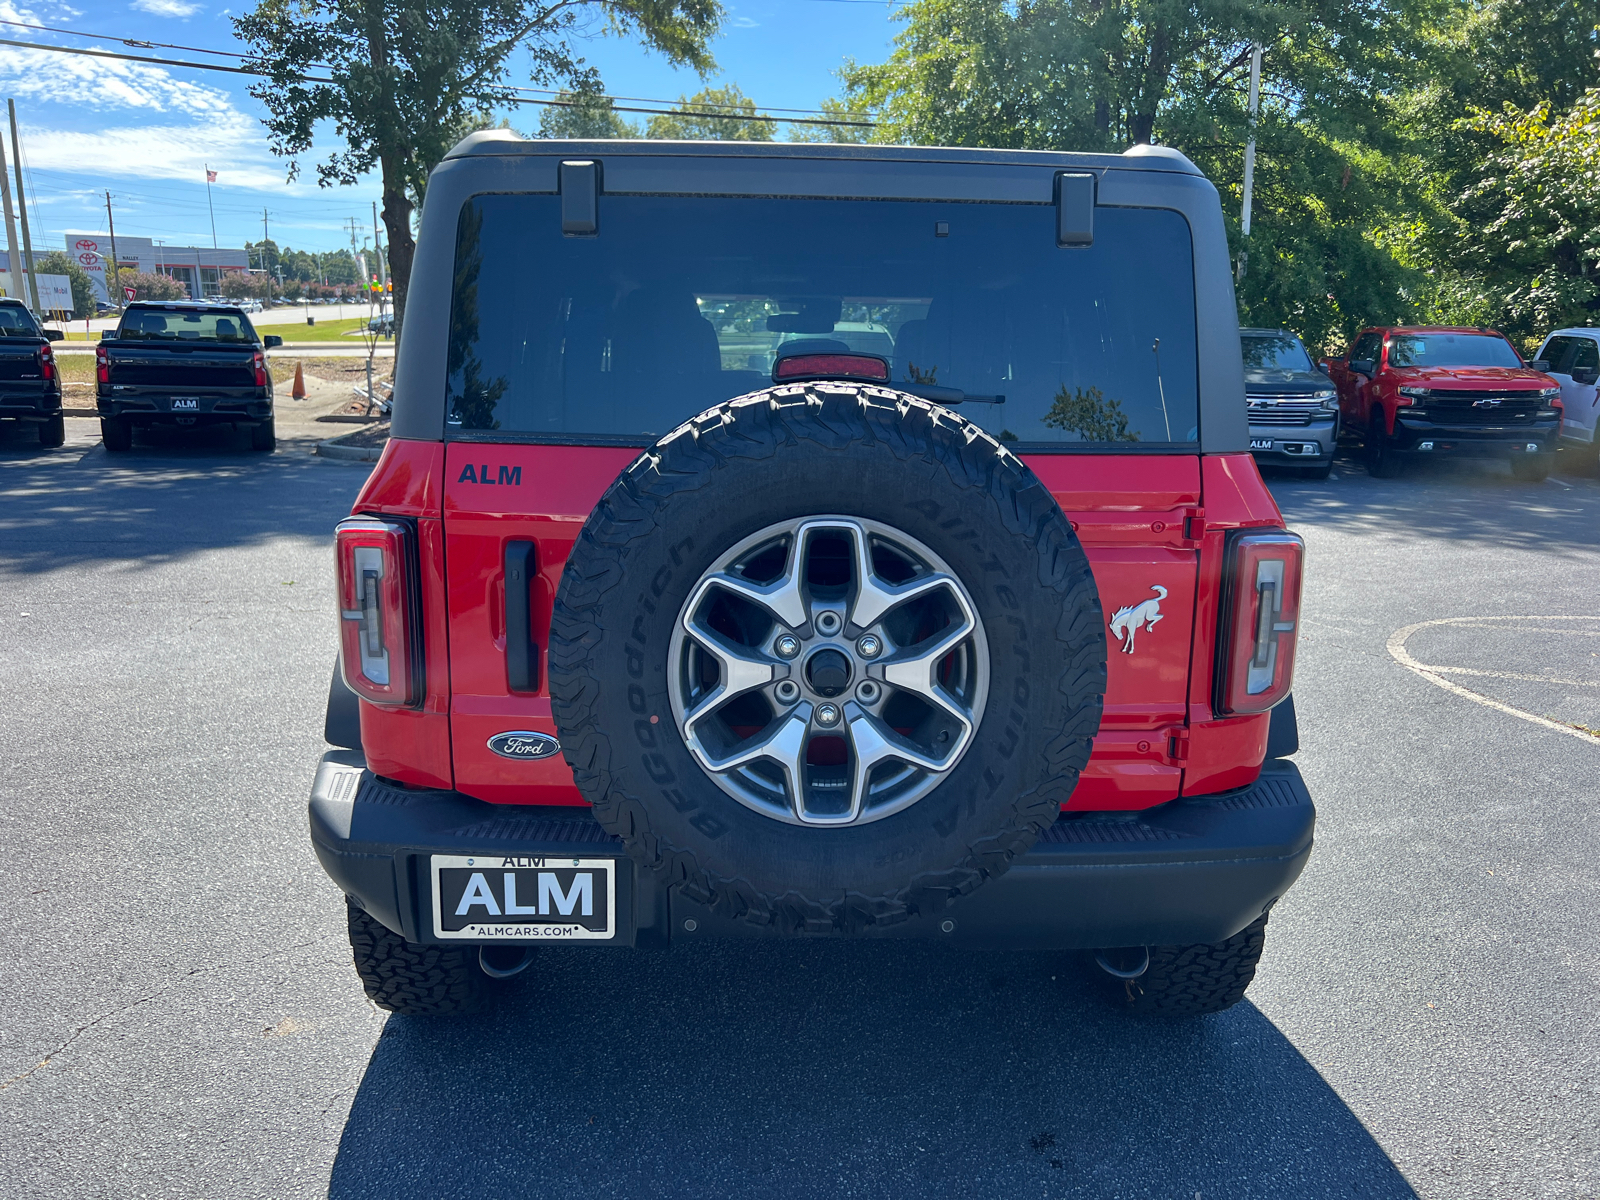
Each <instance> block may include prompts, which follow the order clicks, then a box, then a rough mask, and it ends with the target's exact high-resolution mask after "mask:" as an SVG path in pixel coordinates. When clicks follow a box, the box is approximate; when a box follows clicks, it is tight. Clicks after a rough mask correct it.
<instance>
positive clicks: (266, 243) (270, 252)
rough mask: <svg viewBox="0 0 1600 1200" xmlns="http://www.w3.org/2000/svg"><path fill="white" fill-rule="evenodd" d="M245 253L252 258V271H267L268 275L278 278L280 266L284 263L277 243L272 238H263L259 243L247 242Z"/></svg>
mask: <svg viewBox="0 0 1600 1200" xmlns="http://www.w3.org/2000/svg"><path fill="white" fill-rule="evenodd" d="M244 251H245V254H247V255H248V256H249V258H250V268H251V270H254V271H265V272H266V273H267V274H268V275H271V276H273V277H274V278H276V277H277V274H278V265H279V263H281V262H282V258H281V257H280V255H279V254H278V243H277V242H275V241H273V240H272V239H271V238H263V239H262V240H261V241H259V242H246V243H245V244H244Z"/></svg>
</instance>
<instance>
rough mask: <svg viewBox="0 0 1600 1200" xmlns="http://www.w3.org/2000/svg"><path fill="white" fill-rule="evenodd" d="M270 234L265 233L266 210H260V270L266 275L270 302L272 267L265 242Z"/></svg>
mask: <svg viewBox="0 0 1600 1200" xmlns="http://www.w3.org/2000/svg"><path fill="white" fill-rule="evenodd" d="M270 240H271V235H270V234H268V233H267V210H266V209H265V208H263V209H262V210H261V270H262V271H263V272H264V273H265V274H266V277H267V302H268V303H269V304H270V303H271V302H272V268H271V267H270V266H268V265H267V242H268V241H270Z"/></svg>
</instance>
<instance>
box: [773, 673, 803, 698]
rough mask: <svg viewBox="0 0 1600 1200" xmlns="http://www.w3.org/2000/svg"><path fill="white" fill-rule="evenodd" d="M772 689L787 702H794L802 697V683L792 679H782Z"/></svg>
mask: <svg viewBox="0 0 1600 1200" xmlns="http://www.w3.org/2000/svg"><path fill="white" fill-rule="evenodd" d="M772 691H773V694H774V695H776V696H777V697H778V699H779V700H781V701H783V702H784V703H785V704H793V703H794V702H795V701H796V700H798V699H800V685H799V684H798V683H796V682H795V681H794V680H792V679H780V680H779V681H778V686H777V687H775V688H773V689H772Z"/></svg>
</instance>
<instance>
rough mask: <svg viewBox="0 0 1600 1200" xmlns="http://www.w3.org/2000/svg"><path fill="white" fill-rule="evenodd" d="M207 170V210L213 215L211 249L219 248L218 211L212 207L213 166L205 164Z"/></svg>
mask: <svg viewBox="0 0 1600 1200" xmlns="http://www.w3.org/2000/svg"><path fill="white" fill-rule="evenodd" d="M205 169H206V209H207V211H209V212H210V213H211V248H212V249H213V250H215V249H216V248H217V210H216V209H215V208H213V207H212V206H211V164H210V163H206V164H205Z"/></svg>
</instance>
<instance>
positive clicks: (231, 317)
mask: <svg viewBox="0 0 1600 1200" xmlns="http://www.w3.org/2000/svg"><path fill="white" fill-rule="evenodd" d="M282 344H283V339H282V338H280V337H277V336H275V335H273V334H268V335H267V336H266V337H264V338H263V337H262V336H260V335H259V334H257V333H256V331H255V327H254V326H252V325H251V324H250V318H249V317H247V316H245V314H244V311H243V310H242V309H240V308H237V307H234V306H233V305H225V304H195V303H189V302H170V303H169V302H156V301H148V302H135V303H133V304H130V305H129V306H128V308H127V311H125V312H124V313H123V314H122V320H121V322H120V323H119V324H118V325H117V328H116V331H115V332H114V333H113V334H112V335H111V336H110V337H107V338H102V339H101V341H100V345H99V346H98V347H97V348H96V350H95V368H96V372H95V373H96V378H97V379H98V380H99V385H98V389H97V390H98V397H97V400H98V406H99V409H100V433H101V437H102V438H103V439H104V441H105V446H106V449H107V450H110V451H123V450H129V449H132V447H133V431H134V429H136V428H140V427H144V426H150V425H176V426H196V425H219V424H230V425H233V426H235V427H244V428H248V429H249V430H250V447H251V449H253V450H271V449H272V448H273V447H274V446H275V445H276V444H277V434H276V431H275V430H274V428H273V421H272V374H271V372H270V371H268V369H267V355H266V352H267V351H268V350H270V349H272V347H274V346H281V345H282Z"/></svg>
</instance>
